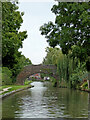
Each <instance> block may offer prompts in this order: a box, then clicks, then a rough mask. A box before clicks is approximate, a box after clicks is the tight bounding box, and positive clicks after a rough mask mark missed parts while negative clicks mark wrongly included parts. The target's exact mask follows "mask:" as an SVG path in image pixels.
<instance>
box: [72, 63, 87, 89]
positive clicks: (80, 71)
mask: <svg viewBox="0 0 90 120" xmlns="http://www.w3.org/2000/svg"><path fill="white" fill-rule="evenodd" d="M86 74H87V71H86V69H85V66H83V65H82V66H80V65H79V66H78V67H77V68H76V69H75V70H74V72H73V73H72V74H71V75H70V87H71V88H77V87H78V86H80V84H81V83H82V82H83V80H84V79H86V80H87V76H86Z"/></svg>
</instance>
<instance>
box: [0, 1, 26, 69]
mask: <svg viewBox="0 0 90 120" xmlns="http://www.w3.org/2000/svg"><path fill="white" fill-rule="evenodd" d="M23 15H24V13H23V12H22V13H20V12H19V11H18V7H17V3H12V2H2V65H3V66H6V67H8V68H9V69H13V68H14V65H15V64H17V63H18V59H19V58H20V57H21V52H19V51H18V49H19V48H22V42H23V40H24V39H26V38H27V32H26V31H23V32H20V31H19V29H20V26H21V24H22V23H23V19H22V16H23Z"/></svg>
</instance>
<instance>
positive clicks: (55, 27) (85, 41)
mask: <svg viewBox="0 0 90 120" xmlns="http://www.w3.org/2000/svg"><path fill="white" fill-rule="evenodd" d="M89 6H90V3H85V2H79V3H75V2H74V3H73V2H72V3H65V2H58V5H54V6H53V7H52V9H51V11H52V12H53V13H55V15H56V19H55V24H53V23H52V22H48V24H44V25H43V26H41V28H40V31H41V34H42V35H45V38H47V42H48V43H49V45H50V46H52V47H55V46H56V45H59V46H60V47H61V49H62V52H63V53H64V54H68V53H69V50H72V46H74V45H76V46H77V48H78V50H80V54H79V55H78V57H79V59H80V61H85V60H87V59H88V56H90V48H89V44H90V41H89V32H90V24H89V18H90V15H89V13H90V10H89ZM75 49H76V47H75ZM73 50H74V49H73ZM76 56H77V55H76Z"/></svg>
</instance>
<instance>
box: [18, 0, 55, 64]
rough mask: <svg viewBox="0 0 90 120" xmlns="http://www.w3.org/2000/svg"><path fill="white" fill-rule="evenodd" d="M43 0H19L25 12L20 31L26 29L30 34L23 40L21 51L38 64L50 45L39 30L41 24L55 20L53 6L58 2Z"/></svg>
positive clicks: (20, 7) (20, 9)
mask: <svg viewBox="0 0 90 120" xmlns="http://www.w3.org/2000/svg"><path fill="white" fill-rule="evenodd" d="M21 1H22V2H21ZM32 1H33V2H32ZM36 1H37V2H36ZM42 1H43V2H42ZM42 1H40V0H26V2H25V0H19V11H21V12H24V16H23V24H22V26H21V28H20V31H24V30H26V31H27V34H28V38H27V39H25V40H24V42H23V48H22V49H20V50H19V51H22V54H23V55H24V56H25V57H27V58H29V59H30V60H31V62H32V64H36V65H37V64H41V63H42V61H43V58H44V57H45V56H46V52H45V48H46V47H47V46H48V43H47V42H46V39H45V36H42V35H41V32H40V31H39V29H40V26H42V25H43V24H44V23H48V22H49V21H52V22H54V21H55V15H54V14H53V13H52V12H51V8H52V6H53V5H54V4H55V3H56V2H55V1H54V0H42Z"/></svg>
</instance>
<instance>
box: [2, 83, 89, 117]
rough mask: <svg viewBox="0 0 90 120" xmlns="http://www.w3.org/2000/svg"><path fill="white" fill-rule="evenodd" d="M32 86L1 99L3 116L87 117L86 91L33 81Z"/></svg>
mask: <svg viewBox="0 0 90 120" xmlns="http://www.w3.org/2000/svg"><path fill="white" fill-rule="evenodd" d="M32 84H33V85H34V87H33V88H29V89H27V90H24V91H21V92H18V93H15V94H13V95H10V96H8V97H6V98H4V99H3V101H2V117H3V118H59V117H64V118H87V117H88V93H87V92H82V91H78V90H71V89H68V88H55V87H52V85H51V83H50V82H33V83H32Z"/></svg>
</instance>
